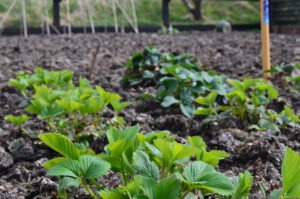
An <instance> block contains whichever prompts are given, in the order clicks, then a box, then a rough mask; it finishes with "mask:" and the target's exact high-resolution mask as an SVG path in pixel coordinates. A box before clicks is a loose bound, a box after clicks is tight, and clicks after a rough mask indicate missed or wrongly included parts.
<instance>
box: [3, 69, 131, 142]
mask: <svg viewBox="0 0 300 199" xmlns="http://www.w3.org/2000/svg"><path fill="white" fill-rule="evenodd" d="M72 75H73V73H71V72H69V71H56V72H48V71H45V70H43V69H40V68H37V69H36V70H35V73H34V74H33V75H28V74H27V75H26V74H24V73H22V75H21V76H20V75H18V76H17V78H16V79H11V80H10V81H9V84H10V85H13V86H16V88H17V89H19V90H20V92H21V93H23V94H24V97H26V102H27V103H26V106H25V111H26V112H27V113H29V114H30V115H33V116H37V117H38V118H39V119H41V120H43V121H46V122H47V123H48V126H47V127H48V131H50V132H59V133H63V134H65V135H68V136H70V138H72V139H79V138H81V137H85V136H88V135H91V134H92V135H95V136H100V135H102V134H103V132H104V130H105V129H108V128H109V126H111V125H113V126H116V127H123V126H124V124H125V121H124V120H123V118H122V117H120V116H119V112H120V111H121V110H123V109H124V108H126V107H127V106H129V105H130V103H129V102H120V100H121V99H122V97H121V96H120V95H118V94H116V93H111V92H108V91H105V90H104V89H103V88H101V87H100V86H96V87H95V88H94V87H93V86H91V85H90V83H89V81H88V80H87V79H84V78H80V79H79V85H78V86H76V85H74V84H73V83H72V77H73V76H72ZM24 82H27V83H24ZM17 83H19V84H17ZM18 85H24V86H18ZM23 104H24V103H23ZM109 106H112V108H113V111H114V114H113V116H112V118H111V119H110V120H108V119H106V118H103V117H102V113H103V111H105V110H106V109H107V108H108V107H109ZM12 119H13V118H8V117H7V120H8V121H10V122H13V123H15V122H14V121H12Z"/></svg>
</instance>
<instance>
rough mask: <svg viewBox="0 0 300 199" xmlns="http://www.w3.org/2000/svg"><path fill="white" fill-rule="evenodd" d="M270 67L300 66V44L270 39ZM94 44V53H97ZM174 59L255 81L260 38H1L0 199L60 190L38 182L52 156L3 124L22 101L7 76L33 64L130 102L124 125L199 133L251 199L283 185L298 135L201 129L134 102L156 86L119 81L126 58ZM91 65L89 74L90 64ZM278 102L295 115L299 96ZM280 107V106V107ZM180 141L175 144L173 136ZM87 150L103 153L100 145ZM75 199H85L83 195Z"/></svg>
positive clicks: (176, 114) (233, 125)
mask: <svg viewBox="0 0 300 199" xmlns="http://www.w3.org/2000/svg"><path fill="white" fill-rule="evenodd" d="M271 40H272V61H273V64H275V63H290V62H295V61H300V48H299V47H298V46H299V43H300V38H299V37H296V36H285V35H272V39H271ZM98 45H100V48H99V51H98V53H97V56H96V57H95V55H96V52H97V47H98ZM149 45H152V46H157V47H158V48H159V49H161V50H163V51H168V52H174V53H187V52H189V53H193V54H194V55H195V56H196V57H197V58H199V60H200V62H201V63H202V64H203V66H205V67H206V69H207V70H216V71H217V72H218V73H219V74H225V75H227V76H229V77H230V78H242V77H260V76H261V74H262V73H261V58H260V35H259V34H257V33H231V34H217V33H214V32H205V33H181V34H179V35H172V36H170V35H157V34H139V35H135V34H123V35H122V34H97V35H74V36H72V37H71V38H69V37H67V36H53V37H50V38H48V37H42V36H30V37H29V38H28V39H24V38H20V37H1V38H0V198H1V199H2V198H3V199H5V198H7V199H11V198H56V190H57V187H58V184H57V181H56V179H55V178H51V179H48V178H46V177H44V175H45V173H46V170H45V169H44V168H43V167H42V166H41V164H42V163H43V162H45V161H46V160H48V159H50V158H51V157H53V155H54V154H53V152H51V151H50V150H48V149H47V148H46V147H45V146H43V145H42V144H41V143H40V142H38V140H30V139H29V138H28V137H26V135H24V134H23V133H22V132H20V130H19V129H18V128H16V127H13V126H12V125H10V124H8V123H6V122H5V121H4V119H3V118H4V116H5V115H7V114H17V113H20V112H21V109H20V108H18V105H19V104H20V102H21V101H22V96H21V95H20V94H19V93H18V92H17V91H16V90H15V89H13V88H11V87H9V86H7V85H6V84H7V81H8V79H9V78H12V77H14V75H15V73H16V72H18V71H32V70H33V69H34V67H35V66H40V67H43V68H45V69H48V70H60V69H69V70H72V71H75V76H76V77H79V76H85V77H89V78H90V80H91V82H92V83H93V84H98V85H101V86H102V87H104V88H105V89H108V90H110V91H114V92H117V93H119V94H121V95H122V96H123V97H124V99H125V100H128V101H134V102H136V103H135V104H134V105H133V106H131V107H129V108H127V109H126V111H124V112H123V113H122V114H123V116H124V118H125V119H126V121H127V122H128V125H140V126H141V128H142V131H143V132H149V131H153V130H163V129H166V130H170V131H171V132H172V133H174V134H177V135H178V136H180V137H183V138H184V137H186V136H188V135H200V136H202V137H203V138H204V140H205V141H206V142H207V145H208V147H209V148H210V149H221V150H225V151H226V152H228V153H229V154H230V157H229V158H227V159H226V160H224V161H221V163H220V165H219V167H218V170H220V171H222V172H224V173H225V174H226V175H228V176H234V175H236V174H238V173H239V172H241V171H244V170H249V171H250V172H251V173H252V175H253V176H254V186H253V191H252V195H251V197H250V198H262V196H261V194H260V191H259V188H258V184H259V183H261V184H262V185H263V186H264V188H265V189H266V190H267V191H270V190H272V189H273V188H276V187H279V186H281V179H280V167H281V161H282V157H283V152H284V149H285V147H286V146H289V147H292V148H293V149H295V150H296V151H298V152H299V151H300V136H299V134H300V129H282V132H281V133H280V134H275V133H271V132H248V131H245V128H244V127H243V125H241V124H240V123H239V121H237V120H235V119H234V118H231V119H226V120H224V121H221V122H219V123H218V124H214V125H210V126H203V125H200V123H199V120H198V119H197V118H196V119H193V120H191V119H187V118H186V117H184V116H182V115H181V114H180V111H179V110H177V109H173V108H169V109H163V108H161V107H160V106H159V104H158V103H155V102H142V101H139V100H137V99H138V97H139V96H140V95H141V94H143V93H144V92H146V91H147V92H153V91H154V88H141V87H139V88H129V87H128V88H122V87H121V86H120V85H119V83H118V80H119V78H120V77H121V76H122V75H123V74H124V73H125V70H126V68H125V67H123V66H124V65H125V63H126V62H127V60H128V58H129V56H130V55H131V54H132V53H134V52H137V51H141V50H143V49H144V47H146V46H149ZM95 58H96V61H95V67H94V68H92V69H91V67H92V65H93V64H92V63H93V60H95ZM274 81H275V82H276V85H277V86H278V87H279V88H280V89H281V95H280V98H279V99H278V100H277V101H276V103H275V102H274V104H273V106H275V108H276V107H279V108H280V106H281V102H282V101H283V102H288V103H289V104H291V105H292V106H293V108H294V109H295V110H299V109H300V100H299V99H300V96H299V95H297V94H291V93H288V92H287V91H286V89H285V88H282V86H281V85H280V81H277V80H276V79H274ZM280 101H281V102H280ZM27 128H30V130H33V131H37V132H39V131H42V130H43V129H45V126H44V124H43V123H41V122H37V121H35V122H32V123H29V124H28V126H27ZM179 139H180V138H179ZM98 142H99V143H97V142H96V143H94V144H93V145H92V147H93V148H94V149H95V150H97V151H102V148H101V147H103V142H105V140H99V141H98ZM103 183H106V184H109V186H110V187H113V186H116V185H117V184H118V178H117V177H116V176H115V175H112V174H111V175H109V176H107V177H106V178H105V179H103ZM77 197H78V198H85V197H86V193H85V192H83V191H81V192H79V193H78V196H77Z"/></svg>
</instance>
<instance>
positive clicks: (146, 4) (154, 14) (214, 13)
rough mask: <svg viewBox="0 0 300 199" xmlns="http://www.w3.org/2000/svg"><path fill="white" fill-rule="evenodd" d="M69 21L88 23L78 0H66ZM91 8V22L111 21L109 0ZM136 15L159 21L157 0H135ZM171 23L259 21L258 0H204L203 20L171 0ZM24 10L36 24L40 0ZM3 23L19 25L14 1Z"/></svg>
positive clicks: (30, 0) (0, 6) (1, 9)
mask: <svg viewBox="0 0 300 199" xmlns="http://www.w3.org/2000/svg"><path fill="white" fill-rule="evenodd" d="M11 2H12V1H11V0H1V2H0V20H1V19H2V18H3V15H4V14H5V12H6V11H7V10H8V8H9V6H10V4H11ZM44 2H45V3H46V4H47V7H48V11H49V16H48V17H46V16H45V17H44V19H48V20H52V1H49V0H45V1H44ZM70 2H71V5H70V11H71V24H72V25H75V26H82V25H84V24H86V25H88V24H89V21H88V16H87V15H84V14H83V13H84V12H82V8H83V6H81V4H80V2H82V1H79V0H70ZM89 2H90V5H91V7H92V8H93V18H94V20H95V25H97V26H99V25H101V26H109V25H113V24H114V17H113V13H112V6H111V4H110V3H108V2H110V1H107V0H106V1H104V0H90V1H89ZM119 2H120V3H121V4H123V6H124V7H125V9H126V10H127V12H128V13H129V14H130V15H131V13H132V12H131V11H130V6H129V5H130V0H122V1H119ZM135 2H136V10H137V18H138V24H139V25H161V23H162V22H161V0H135ZM170 9H171V13H170V20H171V24H213V23H215V22H217V21H220V20H228V21H230V22H232V23H235V24H251V23H258V22H259V3H258V2H247V1H230V0H227V1H220V0H219V1H214V0H213V1H212V0H204V1H203V3H202V12H203V20H201V21H193V19H192V16H191V14H190V13H189V12H188V11H187V9H186V7H185V6H184V5H183V3H182V0H172V1H171V4H170ZM26 11H27V17H28V23H29V26H31V27H40V26H41V25H42V21H43V20H42V19H43V17H42V13H43V12H44V13H45V9H44V10H43V1H37V0H26ZM61 16H62V24H66V23H67V17H66V16H67V15H66V3H65V2H63V3H62V4H61ZM122 18H123V16H122V15H121V12H120V11H118V19H119V21H118V23H119V25H122V24H124V25H128V22H127V21H125V20H123V19H122ZM6 26H10V27H19V26H20V5H19V3H17V5H16V7H15V8H14V10H13V12H12V13H11V15H10V16H9V19H8V21H7V23H6Z"/></svg>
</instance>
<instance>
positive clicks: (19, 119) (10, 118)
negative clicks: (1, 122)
mask: <svg viewBox="0 0 300 199" xmlns="http://www.w3.org/2000/svg"><path fill="white" fill-rule="evenodd" d="M4 119H5V120H6V121H8V122H10V123H12V124H14V125H16V126H21V125H22V124H23V123H24V122H26V121H28V120H30V117H28V116H27V115H24V114H23V115H20V116H13V115H6V116H5V117H4Z"/></svg>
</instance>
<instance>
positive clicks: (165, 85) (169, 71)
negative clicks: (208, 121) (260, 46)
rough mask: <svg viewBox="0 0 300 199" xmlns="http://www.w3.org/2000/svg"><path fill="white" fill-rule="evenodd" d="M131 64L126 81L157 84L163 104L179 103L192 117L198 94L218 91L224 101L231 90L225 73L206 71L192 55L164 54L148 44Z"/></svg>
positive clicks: (159, 97)
mask: <svg viewBox="0 0 300 199" xmlns="http://www.w3.org/2000/svg"><path fill="white" fill-rule="evenodd" d="M128 67H129V68H128V75H127V76H126V77H125V78H123V83H124V82H129V83H130V84H131V85H143V86H145V85H148V84H151V85H154V86H155V87H156V88H157V89H158V92H157V93H156V95H155V96H154V98H156V99H157V100H159V101H161V105H162V106H163V107H170V106H172V105H177V106H179V107H180V110H181V112H182V113H183V114H184V115H185V116H187V117H190V118H191V117H193V116H194V111H195V104H194V100H195V98H196V97H197V96H199V95H206V94H208V93H209V92H211V91H216V92H217V93H218V95H219V98H221V99H220V101H222V96H224V95H225V94H226V92H227V91H228V87H227V85H226V84H225V80H226V78H225V76H218V75H217V74H216V73H215V72H212V71H210V72H206V71H202V70H201V69H200V68H199V67H198V65H197V60H196V59H195V58H193V57H192V56H191V55H189V54H183V55H177V56H176V55H174V54H171V53H165V54H162V53H160V52H159V51H158V50H157V49H155V48H153V47H148V48H146V49H145V50H144V51H143V52H141V53H137V54H135V55H133V57H132V59H131V60H130V61H129V63H128Z"/></svg>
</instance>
